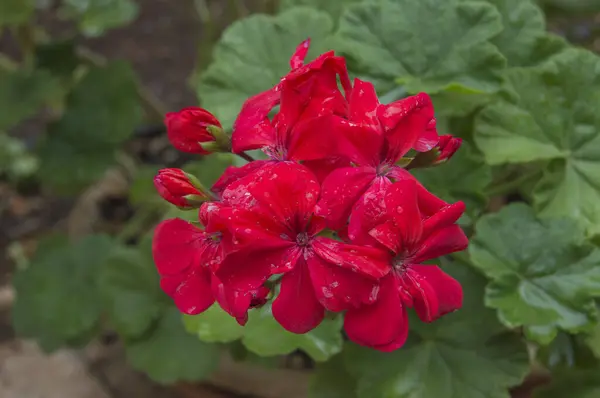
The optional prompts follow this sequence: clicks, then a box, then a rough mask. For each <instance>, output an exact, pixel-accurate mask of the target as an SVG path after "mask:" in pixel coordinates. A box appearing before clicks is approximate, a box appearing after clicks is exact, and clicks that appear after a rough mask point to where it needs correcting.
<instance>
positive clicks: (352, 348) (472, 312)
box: [343, 264, 529, 398]
mask: <svg viewBox="0 0 600 398" xmlns="http://www.w3.org/2000/svg"><path fill="white" fill-rule="evenodd" d="M444 270H445V271H447V272H449V273H450V274H451V275H452V276H454V277H455V278H457V279H458V280H459V281H460V282H461V284H462V286H463V290H464V295H465V297H464V304H463V308H462V309H460V310H459V311H457V312H455V313H453V314H448V315H445V316H444V317H443V318H441V319H439V320H437V321H435V322H433V323H430V324H426V323H422V322H420V321H419V320H418V318H417V317H416V316H413V315H414V314H411V316H410V326H411V332H410V336H409V340H408V342H407V344H406V345H405V346H404V347H402V348H401V349H399V350H397V351H394V352H392V353H381V352H377V351H374V350H371V349H367V348H364V347H359V346H356V345H349V346H348V347H347V349H345V350H344V354H343V355H344V357H345V361H346V366H347V368H348V370H349V371H350V372H351V373H352V374H354V375H355V376H356V377H358V397H359V398H361V397H364V398H372V397H386V398H406V397H411V398H431V397H444V398H509V397H510V394H509V392H508V389H509V387H511V386H515V385H518V384H519V383H520V382H521V381H522V380H523V378H524V377H525V375H526V374H527V371H528V369H529V366H528V355H527V351H526V348H525V345H524V344H523V342H522V341H521V340H520V339H519V337H518V336H517V335H516V334H507V333H506V332H504V331H503V329H502V326H501V325H500V324H499V323H498V321H497V320H496V317H495V314H494V312H493V311H491V310H488V309H486V308H484V306H483V300H482V299H483V286H484V283H485V281H484V279H483V278H481V277H479V276H478V275H475V274H474V273H473V272H472V271H470V270H469V269H468V268H467V267H466V266H465V265H463V264H448V265H446V266H445V267H444Z"/></svg>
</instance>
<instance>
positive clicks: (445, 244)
mask: <svg viewBox="0 0 600 398" xmlns="http://www.w3.org/2000/svg"><path fill="white" fill-rule="evenodd" d="M416 188H417V186H416V183H415V182H414V181H413V180H403V181H400V182H397V183H394V184H392V185H390V186H388V187H387V189H385V190H380V191H378V192H377V195H378V196H377V197H374V198H371V199H370V200H369V202H368V204H367V205H365V206H361V207H359V208H358V209H357V210H355V211H353V212H352V216H351V223H352V222H355V223H356V224H354V225H358V226H360V227H359V228H355V229H354V231H353V232H352V233H351V237H352V241H353V242H354V243H355V244H359V245H369V246H371V245H372V246H374V247H380V248H382V250H385V251H387V252H389V253H390V261H389V263H388V270H389V273H387V275H386V276H385V277H384V278H382V279H381V282H380V289H379V296H378V298H377V301H376V302H375V304H372V305H365V306H362V307H360V308H357V309H351V310H349V311H348V312H347V313H346V317H345V321H344V327H345V330H346V333H347V334H348V337H349V338H350V339H351V340H353V341H355V342H357V343H359V344H362V345H366V346H369V347H373V348H377V349H378V350H381V351H393V350H395V349H397V348H399V347H401V346H402V345H403V344H404V342H405V341H406V337H407V335H408V318H407V313H406V308H407V307H414V308H415V310H416V312H417V315H418V316H419V318H420V319H421V320H422V321H424V322H432V321H434V320H435V319H437V318H439V317H440V316H442V315H444V314H447V313H449V312H452V311H455V310H457V309H459V308H460V307H461V306H462V288H461V286H460V284H459V283H458V282H457V281H456V280H454V279H453V278H452V277H450V276H449V275H447V274H445V273H444V272H443V271H442V270H441V269H440V268H439V267H437V266H435V265H423V264H422V263H423V262H425V261H427V260H431V259H434V258H437V257H440V256H443V255H447V254H450V253H452V252H456V251H460V250H464V249H465V248H466V247H467V245H468V240H467V237H466V236H465V234H464V232H463V231H462V229H461V228H460V227H459V226H458V225H456V224H455V222H456V220H457V219H458V218H459V217H460V216H461V215H462V213H463V212H464V204H463V203H462V202H458V203H454V204H446V205H445V206H443V207H441V208H440V209H438V210H437V211H436V212H435V213H433V214H431V215H426V214H424V213H423V212H422V211H421V209H420V205H421V203H419V195H418V192H417V189H416Z"/></svg>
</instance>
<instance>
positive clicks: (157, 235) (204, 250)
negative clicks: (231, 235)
mask: <svg viewBox="0 0 600 398" xmlns="http://www.w3.org/2000/svg"><path fill="white" fill-rule="evenodd" d="M207 239H210V238H209V237H208V234H207V233H206V232H204V231H203V230H201V229H200V228H198V227H196V226H195V225H193V224H192V223H190V222H188V221H184V220H182V219H180V218H173V219H170V220H165V221H163V222H161V223H160V224H158V226H157V227H156V229H155V230H154V239H153V241H152V256H153V257H154V263H155V264H156V268H157V270H158V273H159V274H160V275H162V276H169V275H179V274H181V273H182V272H185V271H187V270H188V269H190V268H192V267H196V266H200V265H201V263H202V261H206V262H210V261H212V260H220V259H214V258H213V259H211V258H210V257H211V256H214V255H216V253H215V252H214V247H212V246H213V245H209V244H207V242H206V240H207Z"/></svg>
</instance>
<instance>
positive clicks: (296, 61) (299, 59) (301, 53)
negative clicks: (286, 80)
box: [290, 38, 310, 69]
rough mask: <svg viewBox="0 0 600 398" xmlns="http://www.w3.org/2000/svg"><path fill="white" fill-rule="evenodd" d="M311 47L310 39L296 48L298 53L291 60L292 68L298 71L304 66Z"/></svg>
mask: <svg viewBox="0 0 600 398" xmlns="http://www.w3.org/2000/svg"><path fill="white" fill-rule="evenodd" d="M309 47H310V38H308V39H306V40H304V41H303V42H302V43H300V44H299V45H298V47H296V51H295V52H294V54H293V55H292V58H290V68H292V69H296V68H299V67H301V66H302V65H304V59H305V58H306V54H308V49H309Z"/></svg>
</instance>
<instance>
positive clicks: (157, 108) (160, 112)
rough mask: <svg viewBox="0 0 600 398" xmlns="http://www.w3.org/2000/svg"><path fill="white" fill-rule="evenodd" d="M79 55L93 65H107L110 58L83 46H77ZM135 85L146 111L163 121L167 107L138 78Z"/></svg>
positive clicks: (153, 117)
mask: <svg viewBox="0 0 600 398" xmlns="http://www.w3.org/2000/svg"><path fill="white" fill-rule="evenodd" d="M77 56H78V57H79V58H80V59H81V60H82V61H84V62H86V63H88V64H90V65H93V66H105V65H106V64H107V63H108V60H107V59H106V58H105V57H104V56H103V55H101V54H98V53H95V52H94V51H92V50H90V49H88V48H86V47H82V46H79V47H77ZM135 86H136V91H137V94H138V97H139V98H140V101H141V102H142V105H143V106H144V108H145V109H146V112H147V113H148V114H149V115H150V116H151V118H152V119H153V120H155V121H156V122H160V123H162V122H163V119H164V117H165V114H166V113H167V107H166V106H165V105H164V104H163V103H162V102H161V101H160V100H159V99H158V97H156V96H155V95H154V94H153V93H152V92H151V91H150V90H148V89H147V88H146V87H144V86H143V85H142V84H141V83H140V82H139V81H138V80H137V79H136V82H135Z"/></svg>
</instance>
